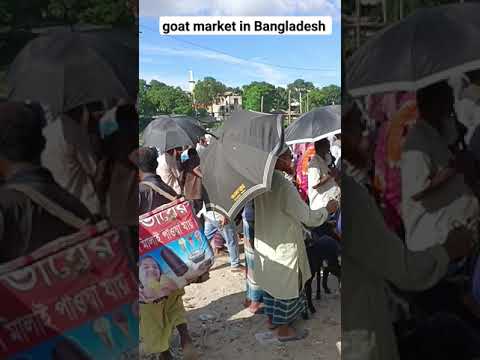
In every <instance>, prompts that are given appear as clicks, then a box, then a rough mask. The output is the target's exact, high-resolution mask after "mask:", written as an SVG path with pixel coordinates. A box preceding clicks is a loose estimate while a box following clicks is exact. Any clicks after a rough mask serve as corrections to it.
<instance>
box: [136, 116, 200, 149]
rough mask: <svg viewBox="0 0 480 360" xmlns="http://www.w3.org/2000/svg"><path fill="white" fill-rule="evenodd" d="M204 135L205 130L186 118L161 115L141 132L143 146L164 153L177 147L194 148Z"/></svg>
mask: <svg viewBox="0 0 480 360" xmlns="http://www.w3.org/2000/svg"><path fill="white" fill-rule="evenodd" d="M205 134H206V131H205V129H204V128H202V127H201V126H200V125H198V124H197V122H196V121H195V120H194V119H192V118H190V117H188V116H183V115H177V116H175V115H161V116H159V117H157V118H155V119H154V120H153V121H151V122H150V123H149V124H148V125H147V127H146V128H145V130H144V131H143V144H144V146H153V147H156V148H157V149H158V150H159V151H160V152H161V153H164V152H166V151H168V150H171V149H174V148H177V147H184V146H194V145H195V143H196V142H197V141H198V139H199V138H201V137H202V136H204V135H205Z"/></svg>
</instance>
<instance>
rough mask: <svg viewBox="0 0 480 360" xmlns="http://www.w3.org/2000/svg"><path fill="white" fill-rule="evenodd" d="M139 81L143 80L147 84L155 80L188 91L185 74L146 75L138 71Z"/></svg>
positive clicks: (146, 73)
mask: <svg viewBox="0 0 480 360" xmlns="http://www.w3.org/2000/svg"><path fill="white" fill-rule="evenodd" d="M140 79H143V80H145V81H146V82H147V83H148V82H150V81H152V80H157V81H160V82H163V83H165V84H167V85H170V86H178V87H180V88H182V89H183V90H188V82H187V80H188V79H187V75H186V74H185V76H175V75H172V74H163V73H148V72H142V71H140Z"/></svg>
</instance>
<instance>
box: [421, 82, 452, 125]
mask: <svg viewBox="0 0 480 360" xmlns="http://www.w3.org/2000/svg"><path fill="white" fill-rule="evenodd" d="M453 103H454V97H453V90H452V88H451V87H450V85H448V83H447V82H446V81H442V82H439V83H435V84H433V85H429V86H427V87H424V88H422V89H420V90H418V91H417V108H418V112H419V113H420V116H421V117H422V118H423V119H425V120H427V121H437V120H439V119H440V118H441V117H443V116H444V115H448V114H445V112H447V111H448V112H449V113H450V112H451V111H452V110H453Z"/></svg>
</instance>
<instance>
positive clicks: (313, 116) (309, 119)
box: [285, 105, 342, 145]
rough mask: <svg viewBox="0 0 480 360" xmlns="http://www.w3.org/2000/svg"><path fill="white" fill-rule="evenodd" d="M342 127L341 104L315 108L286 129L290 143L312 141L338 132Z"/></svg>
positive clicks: (287, 140) (286, 139)
mask: <svg viewBox="0 0 480 360" xmlns="http://www.w3.org/2000/svg"><path fill="white" fill-rule="evenodd" d="M341 127H342V116H341V107H340V105H330V106H324V107H321V108H315V109H313V110H312V111H309V112H308V113H305V114H303V115H302V116H300V117H299V118H298V119H297V120H296V121H295V122H294V123H292V124H291V125H290V126H289V127H288V128H287V130H285V141H286V143H287V144H288V145H291V144H302V143H312V142H315V141H318V140H320V139H324V138H327V137H329V136H331V135H335V134H338V133H339V132H340V131H341Z"/></svg>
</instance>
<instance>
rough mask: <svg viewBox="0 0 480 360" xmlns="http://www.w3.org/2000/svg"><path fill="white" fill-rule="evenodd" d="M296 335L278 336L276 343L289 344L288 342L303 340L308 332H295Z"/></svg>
mask: <svg viewBox="0 0 480 360" xmlns="http://www.w3.org/2000/svg"><path fill="white" fill-rule="evenodd" d="M296 332H297V333H296V334H295V335H294V336H283V337H282V336H278V337H277V339H278V341H280V342H283V343H284V342H290V341H298V340H303V339H305V338H306V337H307V336H308V334H309V332H308V330H306V329H304V330H297V331H296Z"/></svg>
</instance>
